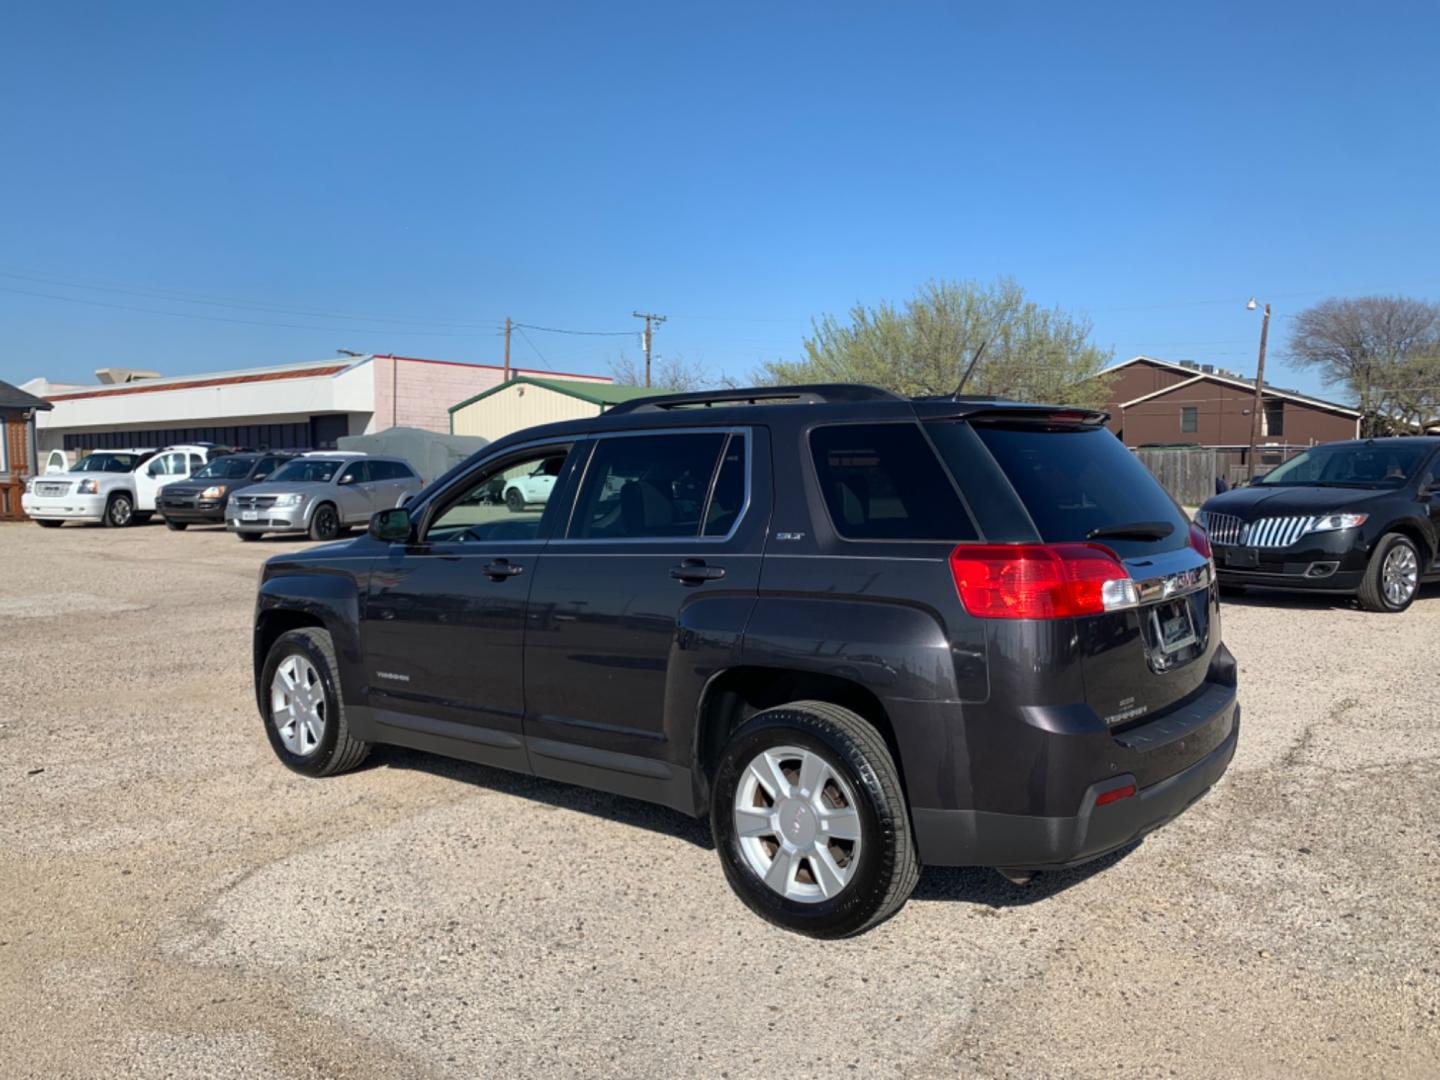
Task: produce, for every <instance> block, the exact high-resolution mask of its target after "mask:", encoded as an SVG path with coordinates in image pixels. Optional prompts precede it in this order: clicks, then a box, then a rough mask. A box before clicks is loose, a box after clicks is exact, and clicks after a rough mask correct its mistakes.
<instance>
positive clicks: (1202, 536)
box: [1190, 524, 1214, 559]
mask: <svg viewBox="0 0 1440 1080" xmlns="http://www.w3.org/2000/svg"><path fill="white" fill-rule="evenodd" d="M1190 546H1191V547H1193V548H1194V549H1195V550H1196V551H1198V552H1199V553H1200V554H1201V555H1204V556H1205V558H1207V559H1209V558H1213V557H1214V555H1213V553H1212V552H1211V550H1210V536H1209V534H1208V533H1206V532H1205V530H1204V529H1202V528H1201V527H1200V526H1199V525H1193V524H1192V525H1191V526H1190Z"/></svg>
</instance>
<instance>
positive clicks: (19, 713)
mask: <svg viewBox="0 0 1440 1080" xmlns="http://www.w3.org/2000/svg"><path fill="white" fill-rule="evenodd" d="M295 543H296V542H295V541H291V540H274V541H267V542H265V543H261V544H245V545H242V544H240V543H238V542H236V540H235V539H234V538H233V537H230V536H227V535H225V534H224V533H222V532H217V531H213V530H196V529H192V530H190V531H189V532H187V533H185V534H183V535H182V534H178V533H169V532H167V531H166V530H165V529H164V528H163V527H160V526H158V525H151V526H148V527H141V528H134V529H130V530H125V531H117V530H104V529H98V528H75V527H66V528H65V529H62V530H56V531H42V530H41V529H38V528H35V527H34V526H31V525H0V571H3V572H0V1072H3V1075H4V1076H6V1077H47V1078H48V1077H57V1076H64V1077H69V1076H137V1077H172V1076H173V1077H241V1076H244V1077H316V1076H345V1077H382V1076H384V1077H391V1076H435V1077H467V1078H468V1077H478V1076H511V1075H521V1076H524V1075H540V1074H552V1075H586V1076H617V1077H619V1076H623V1077H650V1076H655V1077H675V1076H682V1075H694V1076H707V1077H709V1076H729V1077H749V1076H766V1077H777V1076H783V1077H786V1078H787V1080H788V1078H799V1077H807V1076H848V1075H856V1074H861V1075H865V1074H870V1075H883V1076H890V1075H904V1076H915V1077H929V1076H936V1077H939V1076H945V1077H953V1076H957V1075H963V1076H995V1075H998V1076H1006V1075H1013V1076H1020V1077H1049V1076H1054V1077H1084V1076H1096V1077H1106V1078H1115V1077H1132V1076H1133V1077H1150V1076H1157V1077H1158V1076H1186V1077H1188V1076H1202V1077H1205V1076H1234V1075H1239V1074H1246V1075H1260V1076H1344V1077H1353V1076H1362V1075H1364V1076H1385V1077H1435V1076H1437V1075H1440V1015H1437V1010H1440V928H1437V924H1436V914H1437V910H1440V768H1437V762H1440V713H1437V709H1436V707H1435V701H1436V693H1435V687H1436V677H1437V673H1440V668H1437V663H1440V650H1437V645H1436V642H1437V641H1440V590H1437V589H1435V588H1433V587H1432V588H1431V589H1428V590H1427V591H1426V592H1425V594H1424V595H1423V596H1422V598H1421V599H1420V600H1419V601H1418V602H1417V604H1416V606H1415V607H1414V608H1413V609H1412V610H1411V611H1410V612H1409V613H1407V614H1405V615H1403V616H1400V617H1386V616H1379V615H1365V614H1361V613H1359V612H1357V611H1354V610H1351V609H1349V608H1348V607H1346V606H1344V605H1343V604H1331V603H1329V602H1326V601H1323V600H1306V599H1288V598H1281V597H1266V598H1264V599H1263V600H1261V599H1259V598H1257V599H1255V600H1247V601H1241V602H1236V603H1232V604H1227V606H1226V608H1225V614H1224V619H1225V622H1224V631H1225V638H1226V640H1227V642H1228V643H1229V644H1230V646H1231V648H1232V649H1233V650H1234V652H1235V653H1236V655H1237V656H1238V657H1239V659H1240V666H1241V672H1242V678H1243V684H1242V691H1241V693H1242V701H1243V703H1244V708H1245V729H1244V734H1243V736H1242V740H1241V746H1240V750H1239V753H1238V756H1237V757H1236V759H1235V763H1234V765H1233V766H1232V768H1231V771H1230V773H1229V775H1228V776H1227V777H1226V779H1225V780H1224V781H1222V782H1221V784H1220V785H1219V786H1218V787H1217V788H1216V789H1215V790H1214V791H1213V792H1211V794H1210V795H1209V796H1208V797H1207V798H1206V799H1204V800H1202V801H1201V802H1200V803H1199V804H1198V805H1197V806H1195V807H1194V808H1192V810H1191V811H1190V812H1189V813H1187V814H1186V815H1184V816H1183V817H1182V818H1181V819H1180V820H1179V821H1177V822H1175V823H1174V824H1173V825H1171V826H1170V827H1168V828H1166V829H1164V830H1162V831H1161V832H1159V833H1157V834H1156V835H1154V836H1153V837H1151V838H1150V839H1149V840H1147V841H1146V842H1145V843H1144V844H1143V845H1141V846H1139V847H1137V848H1135V849H1134V850H1131V851H1129V852H1127V853H1125V854H1124V855H1123V856H1122V857H1119V858H1114V859H1110V860H1106V861H1105V862H1104V863H1102V864H1101V865H1100V866H1099V867H1098V868H1096V867H1092V868H1086V869H1085V870H1083V871H1075V872H1070V873H1065V874H1058V875H1049V876H1042V877H1041V878H1038V879H1037V880H1036V882H1035V884H1033V885H1032V886H1031V887H1029V888H1026V889H1020V888H1015V887H1013V886H1009V885H1006V884H1004V883H1002V882H1001V880H1000V879H999V878H998V877H997V876H996V875H994V874H991V873H987V872H983V871H960V870H931V871H927V872H926V873H925V876H924V877H923V879H922V881H921V884H920V888H919V890H918V892H917V893H916V895H915V898H914V899H913V900H912V901H911V902H910V904H909V906H908V907H906V908H905V909H904V910H903V911H902V912H901V913H900V915H899V916H898V917H896V918H895V919H893V920H891V921H890V922H889V923H886V924H885V925H883V926H882V927H880V928H878V929H877V930H875V931H873V932H871V933H869V934H867V935H865V936H863V937H861V938H859V939H857V940H852V941H847V942H842V943H829V944H824V943H817V942H813V941H809V940H806V939H802V938H798V937H793V936H790V935H787V934H784V933H782V932H780V931H777V930H773V929H771V928H769V927H768V926H767V925H765V924H764V923H762V922H760V921H759V920H757V919H756V918H754V917H753V916H751V915H750V914H749V913H748V912H747V911H746V910H745V909H744V908H743V907H742V905H741V904H740V903H739V901H738V900H736V899H734V898H733V897H732V896H731V894H730V892H729V891H728V889H727V888H726V886H725V884H724V881H723V879H722V877H721V874H720V867H719V864H718V862H717V860H716V857H715V855H714V853H713V851H711V850H710V848H709V837H708V831H707V829H706V828H705V827H704V826H703V825H701V824H698V823H696V822H692V821H690V820H689V819H687V818H684V817H682V816H680V815H677V814H674V813H672V812H669V811H665V810H660V809H656V808H653V807H649V806H646V805H643V804H640V803H635V802H630V801H627V800H624V799H620V798H616V797H612V796H608V795H601V794H596V793H592V792H587V791H584V790H580V789H577V788H571V787H566V786H564V785H561V784H555V783H550V782H546V781H539V780H534V779H526V778H523V777H517V776H513V775H509V774H505V773H501V772H497V771H494V770H490V769H485V768H482V767H479V766H472V765H465V764H459V763H454V762H447V761H444V760H441V759H436V758H429V757H426V756H424V755H420V754H416V753H410V752H402V751H397V750H381V751H378V752H377V753H376V754H375V755H373V756H372V758H371V764H370V765H369V766H368V767H366V768H364V769H362V770H361V771H359V772H356V773H352V774H349V775H346V776H342V777H337V778H334V779H331V780H325V781H315V780H306V779H303V778H301V777H298V776H295V775H293V774H291V773H290V772H288V771H286V770H285V769H284V768H282V767H281V766H280V765H279V764H278V763H277V762H276V761H275V760H274V758H273V757H272V755H271V752H270V749H269V746H268V745H267V743H266V741H265V738H264V736H263V734H262V732H261V729H260V723H259V720H258V718H257V717H256V715H255V707H254V704H253V699H252V696H251V690H250V667H249V620H250V613H251V604H252V600H253V590H254V586H255V580H256V574H257V568H258V565H259V563H260V561H261V560H262V559H263V558H265V557H266V556H267V555H270V554H273V553H275V552H276V551H278V550H282V549H285V548H290V547H292V546H293V545H294V544H295Z"/></svg>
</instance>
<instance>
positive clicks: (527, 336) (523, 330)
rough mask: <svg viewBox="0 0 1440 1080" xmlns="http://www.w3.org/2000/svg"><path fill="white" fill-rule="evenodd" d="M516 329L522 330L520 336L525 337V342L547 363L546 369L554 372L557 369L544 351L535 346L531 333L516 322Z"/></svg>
mask: <svg viewBox="0 0 1440 1080" xmlns="http://www.w3.org/2000/svg"><path fill="white" fill-rule="evenodd" d="M515 329H516V330H519V331H520V336H521V337H522V338H524V339H525V344H526V345H529V346H530V348H531V350H532V351H533V352H534V353H535V355H536V356H538V357H540V363H542V364H544V365H545V370H546V371H552V372H553V371H554V370H555V369H554V368H553V367H551V366H550V361H549V360H546V359H545V354H544V353H542V352H541V351H540V350H539V349H537V348H535V343H534V342H533V341H531V340H530V335H529V334H527V333H525V328H524V327H523V326H521V325H520V324H519V323H516V324H515Z"/></svg>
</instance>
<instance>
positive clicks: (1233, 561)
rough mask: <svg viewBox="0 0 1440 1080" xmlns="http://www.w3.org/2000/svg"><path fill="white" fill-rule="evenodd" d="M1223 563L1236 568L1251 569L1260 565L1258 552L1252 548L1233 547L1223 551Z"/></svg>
mask: <svg viewBox="0 0 1440 1080" xmlns="http://www.w3.org/2000/svg"><path fill="white" fill-rule="evenodd" d="M1225 565H1226V566H1232V567H1234V568H1235V569H1237V570H1253V569H1254V568H1255V567H1257V566H1259V565H1260V553H1259V552H1258V551H1256V550H1255V549H1254V548H1235V549H1233V550H1231V551H1227V552H1226V553H1225Z"/></svg>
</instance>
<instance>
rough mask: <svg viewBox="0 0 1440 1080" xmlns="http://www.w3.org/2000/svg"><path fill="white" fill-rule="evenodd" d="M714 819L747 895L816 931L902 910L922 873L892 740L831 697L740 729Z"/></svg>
mask: <svg viewBox="0 0 1440 1080" xmlns="http://www.w3.org/2000/svg"><path fill="white" fill-rule="evenodd" d="M767 752H768V756H767ZM767 766H768V767H767ZM777 774H778V775H777ZM807 775H808V776H809V777H810V778H811V779H808V780H807ZM767 776H768V777H769V779H768V780H767V779H765V777H767ZM816 777H818V783H817V782H816V780H815V779H814V778H816ZM806 784H812V785H814V786H810V787H806V786H803V785H806ZM782 785H785V787H784V790H780V789H781V787H782ZM832 822H833V824H832ZM710 827H711V830H712V831H713V834H714V837H715V847H716V850H717V851H718V852H719V855H720V865H721V866H722V868H723V869H724V871H725V877H726V880H728V881H729V882H730V887H731V888H732V889H734V890H735V892H736V894H737V895H739V897H740V899H741V900H743V901H744V902H745V904H746V906H747V907H749V908H750V910H751V911H753V912H755V913H756V914H757V915H759V916H760V917H761V918H763V919H766V920H768V921H769V922H772V923H774V924H775V925H777V926H780V927H783V928H785V929H786V930H793V931H795V932H796V933H799V934H806V935H809V936H811V937H817V938H840V937H849V936H850V935H853V934H859V933H861V932H863V931H865V930H868V929H870V927H872V926H875V925H876V924H877V923H880V922H883V921H884V920H885V919H888V918H889V917H890V916H891V915H893V914H894V913H895V912H897V911H899V910H900V908H901V907H902V906H903V905H904V903H905V901H906V900H907V899H908V898H909V896H910V893H911V892H912V891H913V890H914V888H915V884H916V882H917V881H919V879H920V859H919V856H918V854H917V853H916V851H915V841H914V838H913V836H912V835H911V830H910V815H909V813H908V811H907V810H906V806H905V795H904V792H903V790H902V788H901V784H900V774H899V770H898V769H896V767H895V761H894V759H893V758H892V757H891V756H890V750H889V748H888V747H887V746H886V745H885V740H884V739H883V738H882V737H881V736H880V733H879V732H878V731H876V730H875V728H873V727H872V726H871V725H870V724H868V723H866V721H865V720H864V719H862V718H861V717H860V716H859V715H857V714H856V713H853V712H851V711H850V710H849V709H842V708H840V707H839V706H837V705H832V704H830V703H828V702H823V701H796V702H791V703H790V704H788V705H781V706H779V707H778V708H774V709H767V710H765V711H764V712H761V713H757V714H756V715H755V716H753V717H751V718H750V719H749V720H748V721H746V722H745V724H743V725H742V726H741V727H740V728H739V729H738V730H737V731H736V732H735V733H734V734H733V735H732V736H731V737H730V741H729V743H727V744H726V746H725V749H724V751H723V752H722V753H721V755H720V761H719V764H718V766H717V767H716V771H715V782H714V784H713V786H712V793H711V803H710ZM742 828H743V830H744V833H745V835H744V836H741V835H740V833H741V830H742ZM847 833H853V834H854V839H853V840H847V839H846V837H845V836H842V834H847ZM826 834H828V836H827V835H826ZM812 860H817V864H818V865H817V864H812ZM767 867H768V869H767ZM762 870H764V871H766V872H765V873H763V874H762ZM767 878H771V879H773V880H774V881H775V884H774V885H771V884H767V883H766V880H767ZM782 889H783V890H784V891H781V890H782Z"/></svg>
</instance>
